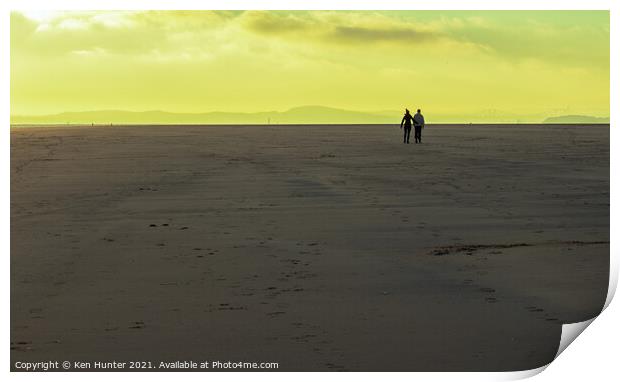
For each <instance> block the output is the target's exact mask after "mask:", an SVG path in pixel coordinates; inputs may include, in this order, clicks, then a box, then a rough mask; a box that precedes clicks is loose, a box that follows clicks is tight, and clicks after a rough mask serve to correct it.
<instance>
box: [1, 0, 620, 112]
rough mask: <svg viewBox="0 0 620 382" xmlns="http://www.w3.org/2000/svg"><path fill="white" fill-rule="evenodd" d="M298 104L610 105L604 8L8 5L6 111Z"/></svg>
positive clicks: (446, 108)
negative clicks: (19, 8) (29, 8)
mask: <svg viewBox="0 0 620 382" xmlns="http://www.w3.org/2000/svg"><path fill="white" fill-rule="evenodd" d="M301 105H324V106H330V107H336V108H343V109H351V110H361V111H382V110H401V109H402V108H403V107H405V106H407V107H412V108H416V107H423V108H424V110H425V111H426V112H427V114H428V113H429V112H430V113H432V114H435V115H469V114H472V113H473V114H475V113H491V114H492V113H494V112H497V113H509V114H515V115H539V114H540V115H560V114H587V115H593V116H608V115H609V12H607V11H588V12H584V11H497V12H476V11H406V12H401V11H382V12H371V11H338V12H336V11H311V12H284V11H264V12H263V11H247V12H227V11H218V12H212V11H186V12H169V11H159V12H153V11H138V12H13V13H12V15H11V114H13V115H35V114H51V113H59V112H65V111H85V110H101V109H122V110H134V111H141V110H165V111H171V112H208V111H216V110H217V111H228V112H240V111H246V112H257V111H269V110H278V111H283V110H286V109H289V108H292V107H296V106H301ZM495 110H497V111H495Z"/></svg>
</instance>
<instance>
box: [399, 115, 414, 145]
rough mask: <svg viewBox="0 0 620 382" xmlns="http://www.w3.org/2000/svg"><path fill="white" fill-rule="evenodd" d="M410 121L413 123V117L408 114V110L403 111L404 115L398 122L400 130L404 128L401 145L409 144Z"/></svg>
mask: <svg viewBox="0 0 620 382" xmlns="http://www.w3.org/2000/svg"><path fill="white" fill-rule="evenodd" d="M411 121H413V117H412V116H411V114H410V113H409V109H405V115H404V116H403V119H402V120H401V121H400V128H401V129H402V128H403V125H404V126H405V131H404V133H405V135H404V136H403V143H409V136H410V135H411Z"/></svg>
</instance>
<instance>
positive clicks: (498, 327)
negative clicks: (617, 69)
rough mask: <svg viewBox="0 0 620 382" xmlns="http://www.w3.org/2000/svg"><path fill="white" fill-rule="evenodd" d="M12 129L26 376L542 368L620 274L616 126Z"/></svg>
mask: <svg viewBox="0 0 620 382" xmlns="http://www.w3.org/2000/svg"><path fill="white" fill-rule="evenodd" d="M401 139H402V136H401V131H400V130H399V129H398V127H394V126H107V127H91V126H87V127H62V126H59V127H27V128H26V127H13V128H12V129H11V361H12V367H13V365H14V362H16V361H39V360H60V361H63V360H76V361H77V360H81V361H89V360H90V361H112V360H117V361H122V360H134V361H153V362H156V361H177V360H190V359H191V360H196V361H204V360H207V361H215V360H220V361H229V360H230V361H246V362H279V365H280V366H279V369H278V370H303V371H333V370H351V371H454V370H462V371H470V370H471V371H505V370H524V369H531V368H535V367H539V366H541V365H544V364H546V363H548V362H550V361H551V360H552V359H553V357H554V355H555V353H556V350H557V347H558V344H559V338H560V333H561V324H562V323H569V322H576V321H582V320H585V319H588V318H591V317H593V316H595V315H596V314H597V313H598V312H599V311H600V310H601V308H602V306H603V303H604V300H605V296H606V293H607V284H608V271H609V125H603V126H543V125H538V126H536V125H525V126H523V125H522V126H490V125H489V126H476V125H473V126H470V125H467V126H429V127H428V128H426V129H425V130H424V131H423V144H421V145H415V144H413V143H412V144H409V145H404V144H402V143H401Z"/></svg>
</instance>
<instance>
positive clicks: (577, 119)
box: [543, 115, 609, 123]
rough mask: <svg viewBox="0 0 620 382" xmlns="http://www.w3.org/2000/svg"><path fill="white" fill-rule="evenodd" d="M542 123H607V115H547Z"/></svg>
mask: <svg viewBox="0 0 620 382" xmlns="http://www.w3.org/2000/svg"><path fill="white" fill-rule="evenodd" d="M543 123H609V117H591V116H588V115H561V116H558V117H549V118H547V119H545V120H544V121H543Z"/></svg>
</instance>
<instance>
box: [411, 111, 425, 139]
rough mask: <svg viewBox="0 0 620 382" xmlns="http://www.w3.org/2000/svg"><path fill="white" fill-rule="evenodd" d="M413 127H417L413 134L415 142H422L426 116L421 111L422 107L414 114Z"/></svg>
mask: <svg viewBox="0 0 620 382" xmlns="http://www.w3.org/2000/svg"><path fill="white" fill-rule="evenodd" d="M413 128H414V129H415V132H414V135H413V137H414V139H415V143H422V129H423V128H424V116H423V115H422V113H421V112H420V109H418V112H417V113H415V115H414V116H413Z"/></svg>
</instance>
